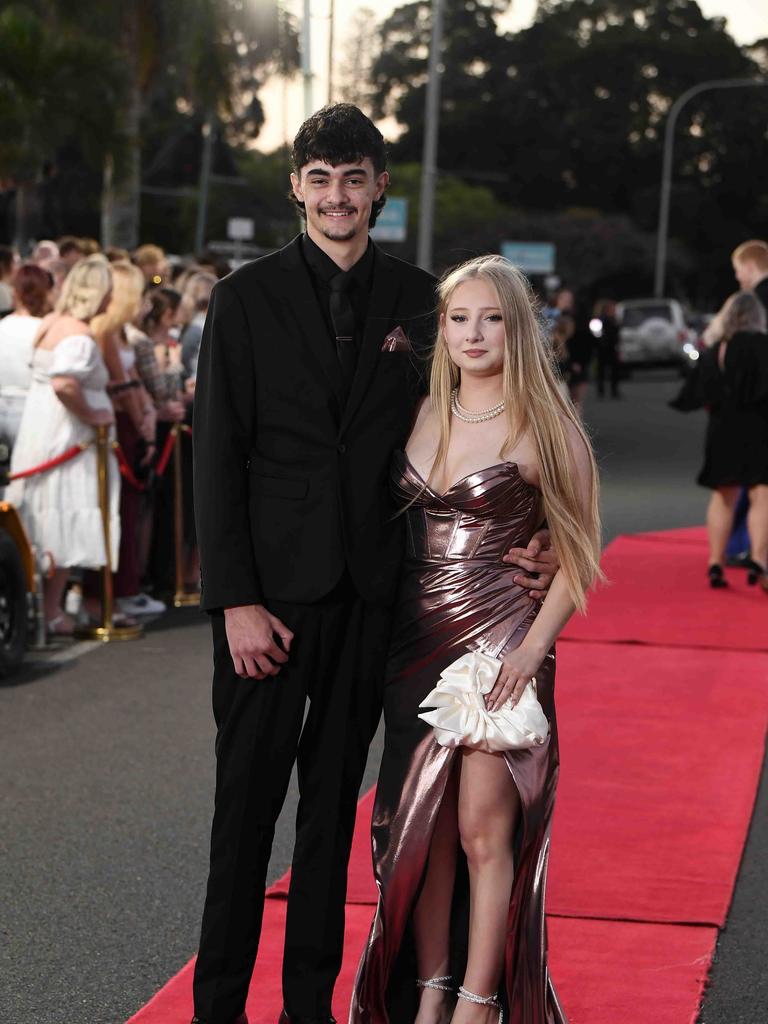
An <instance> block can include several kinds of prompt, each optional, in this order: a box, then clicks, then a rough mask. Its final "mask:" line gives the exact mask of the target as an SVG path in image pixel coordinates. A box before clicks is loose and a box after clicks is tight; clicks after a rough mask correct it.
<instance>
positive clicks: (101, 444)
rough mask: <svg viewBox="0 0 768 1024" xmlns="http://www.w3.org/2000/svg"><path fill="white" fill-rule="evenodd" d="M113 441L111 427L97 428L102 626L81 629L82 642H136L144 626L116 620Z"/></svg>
mask: <svg viewBox="0 0 768 1024" xmlns="http://www.w3.org/2000/svg"><path fill="white" fill-rule="evenodd" d="M110 455H111V441H110V437H109V427H108V426H106V425H102V426H98V427H97V428H96V460H97V467H98V477H99V508H100V509H101V521H102V524H103V528H104V553H105V565H104V568H103V569H102V573H101V625H100V626H80V627H78V628H77V629H76V630H75V635H76V636H77V637H79V638H80V639H82V640H103V641H104V643H109V642H111V641H113V640H136V639H137V638H138V637H140V636H141V633H142V630H141V626H116V625H115V624H114V623H113V621H112V617H113V612H114V601H113V593H112V543H111V537H110V522H109V520H110V515H109V458H110Z"/></svg>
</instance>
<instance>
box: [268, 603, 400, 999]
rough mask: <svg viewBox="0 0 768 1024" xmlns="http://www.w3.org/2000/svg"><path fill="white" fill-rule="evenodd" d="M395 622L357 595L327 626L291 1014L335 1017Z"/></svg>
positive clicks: (295, 924)
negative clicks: (350, 879) (362, 804)
mask: <svg viewBox="0 0 768 1024" xmlns="http://www.w3.org/2000/svg"><path fill="white" fill-rule="evenodd" d="M389 619H390V614H389V610H388V609H385V608H382V607H377V606H372V605H366V604H365V603H363V602H362V601H361V600H359V599H358V598H356V597H351V598H349V599H348V600H346V601H344V602H341V603H340V604H339V606H338V607H337V608H336V609H335V612H334V614H332V615H329V617H328V618H327V620H326V632H325V635H324V636H323V640H322V644H321V647H320V649H319V651H318V655H319V657H318V669H319V671H318V672H317V674H316V675H315V677H314V679H313V680H312V681H311V683H310V688H309V693H310V707H309V713H308V715H307V719H306V722H305V724H304V730H303V732H302V735H301V743H300V745H299V754H298V773H299V792H300V798H299V807H298V812H297V819H296V846H295V850H294V856H293V865H292V869H291V887H290V893H289V897H288V917H287V923H286V936H285V953H284V957H283V993H284V1001H285V1007H286V1009H287V1011H288V1013H289V1015H290V1016H291V1017H294V1016H295V1017H309V1018H314V1017H323V1016H327V1015H329V1014H330V1012H331V997H332V995H333V986H334V983H335V981H336V978H337V976H338V973H339V970H340V968H341V958H342V952H343V946H344V903H345V899H346V891H347V866H348V862H349V853H350V847H351V843H352V833H353V829H354V823H355V812H356V808H357V799H358V795H359V791H360V784H361V781H362V776H363V771H364V769H365V763H366V758H367V754H368V747H369V745H370V742H371V740H372V738H373V735H374V733H375V731H376V726H377V724H378V721H379V717H380V711H381V685H380V684H381V678H382V676H383V670H384V662H385V658H386V651H387V644H388V639H389Z"/></svg>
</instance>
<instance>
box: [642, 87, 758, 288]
mask: <svg viewBox="0 0 768 1024" xmlns="http://www.w3.org/2000/svg"><path fill="white" fill-rule="evenodd" d="M756 85H768V80H766V81H764V80H762V79H759V78H720V79H712V80H711V81H708V82H699V84H698V85H694V86H691V88H690V89H687V90H686V91H685V92H684V93H682V95H680V96H678V98H677V99H676V100H675V102H674V103H673V104H672V106H671V107H670V110H669V116H668V117H667V124H666V128H665V130H664V156H663V159H662V168H661V195H660V199H659V226H658V230H657V232H656V272H655V275H654V284H653V294H654V296H655V298H657V299H660V298H662V297H663V295H664V285H665V281H666V276H667V236H668V234H669V207H670V202H671V198H672V161H673V154H674V148H675V128H676V126H677V119H678V116H679V115H680V111H681V110H682V109H683V107H684V106H685V105H686V103H688V102H689V101H690V100H692V99H693V97H694V96H698V95H699V93H702V92H708V91H709V90H710V89H740V88H744V87H745V86H756Z"/></svg>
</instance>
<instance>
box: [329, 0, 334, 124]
mask: <svg viewBox="0 0 768 1024" xmlns="http://www.w3.org/2000/svg"><path fill="white" fill-rule="evenodd" d="M330 2H331V7H330V12H329V14H328V103H329V104H331V103H333V33H334V28H335V23H336V3H335V0H330Z"/></svg>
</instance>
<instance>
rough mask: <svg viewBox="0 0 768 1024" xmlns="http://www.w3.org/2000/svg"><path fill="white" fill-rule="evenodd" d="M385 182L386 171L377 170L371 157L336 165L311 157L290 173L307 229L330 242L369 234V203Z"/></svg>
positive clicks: (313, 235)
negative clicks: (295, 172) (298, 169)
mask: <svg viewBox="0 0 768 1024" xmlns="http://www.w3.org/2000/svg"><path fill="white" fill-rule="evenodd" d="M388 182H389V175H388V174H387V172H386V171H382V173H381V174H378V175H377V174H376V171H375V168H374V166H373V162H372V161H371V159H370V157H365V158H364V159H363V160H360V161H357V162H355V163H349V164H337V165H336V166H335V167H334V166H332V165H331V164H327V163H325V162H324V161H322V160H311V161H310V162H309V163H307V164H305V166H304V167H302V168H301V169H300V171H299V173H298V174H292V175H291V185H292V186H293V193H294V195H295V196H296V198H297V199H298V200H299V202H300V203H304V208H305V210H306V214H307V233H308V234H309V236H310V237H315V238H317V237H320V236H322V237H324V238H327V239H329V240H330V241H333V242H348V241H351V240H352V239H356V238H360V237H361V236H362V235H367V234H368V223H369V220H370V216H371V207H372V205H373V203H374V201H375V200H377V199H380V198H381V196H382V195H383V193H384V190H385V188H386V187H387V183H388Z"/></svg>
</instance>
